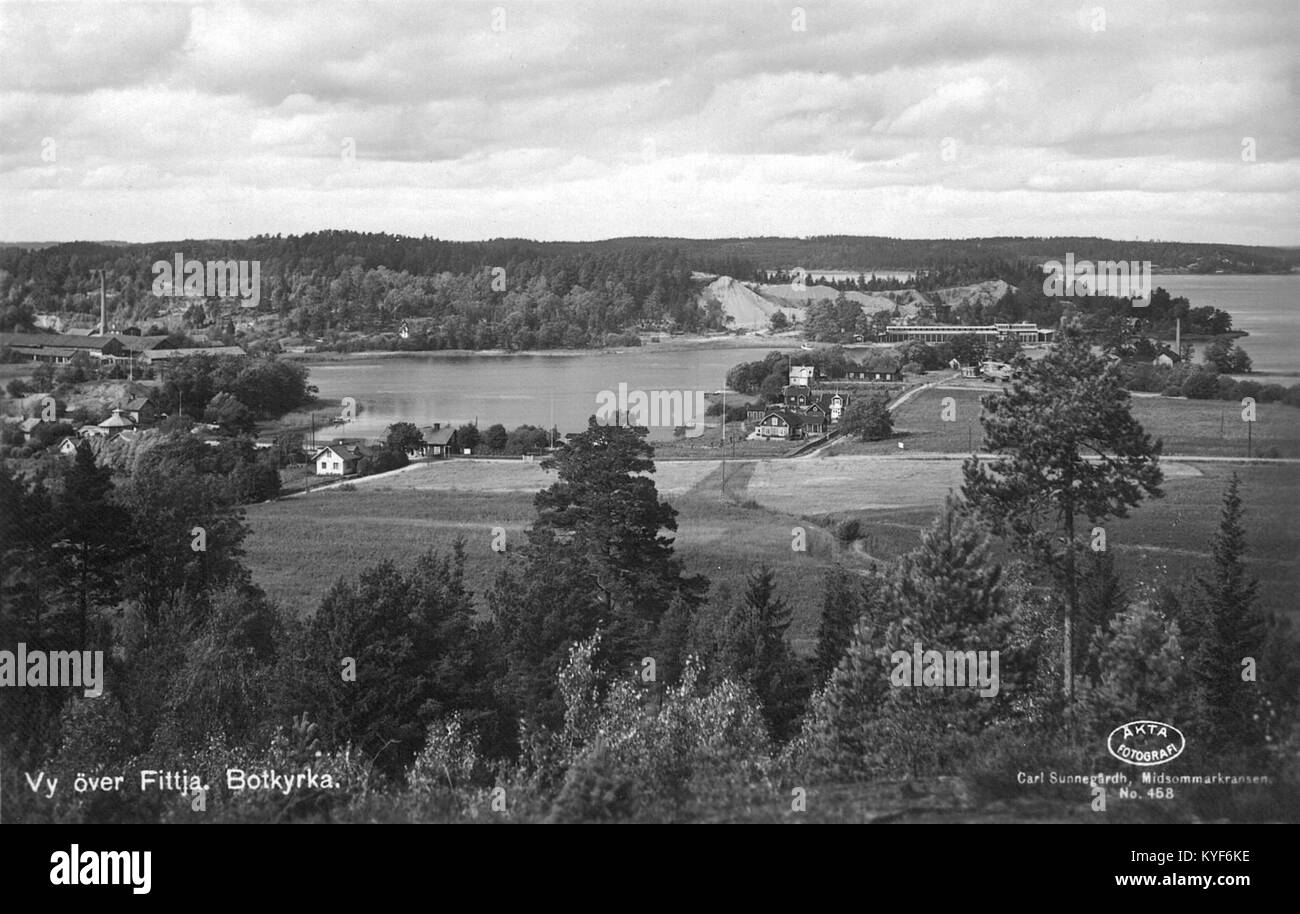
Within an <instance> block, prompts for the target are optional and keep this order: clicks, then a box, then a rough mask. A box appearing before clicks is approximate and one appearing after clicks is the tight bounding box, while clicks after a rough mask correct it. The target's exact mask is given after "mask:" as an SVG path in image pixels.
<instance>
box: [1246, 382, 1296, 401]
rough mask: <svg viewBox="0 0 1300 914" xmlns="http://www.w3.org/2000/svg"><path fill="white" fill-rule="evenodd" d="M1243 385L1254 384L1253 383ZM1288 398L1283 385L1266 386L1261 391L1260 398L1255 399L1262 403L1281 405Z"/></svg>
mask: <svg viewBox="0 0 1300 914" xmlns="http://www.w3.org/2000/svg"><path fill="white" fill-rule="evenodd" d="M1242 383H1250V384H1253V383H1254V382H1253V381H1246V382H1242ZM1285 397H1286V388H1285V387H1283V386H1282V385H1281V384H1265V385H1263V386H1262V387H1260V389H1259V394H1258V396H1256V397H1255V399H1256V400H1258V401H1259V402H1260V403H1279V402H1281V401H1282V400H1283V398H1285Z"/></svg>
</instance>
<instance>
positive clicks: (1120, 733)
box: [1106, 720, 1187, 766]
mask: <svg viewBox="0 0 1300 914" xmlns="http://www.w3.org/2000/svg"><path fill="white" fill-rule="evenodd" d="M1186 746H1187V740H1186V739H1185V738H1184V737H1183V733H1182V731H1181V730H1179V729H1178V728H1177V727H1175V726H1174V725H1173V724H1165V723H1161V722H1160V721H1158V720H1134V721H1129V722H1128V723H1126V724H1120V725H1119V726H1118V727H1116V728H1115V729H1114V730H1111V731H1110V736H1108V737H1106V749H1107V751H1109V752H1110V754H1111V755H1113V756H1115V758H1117V759H1119V760H1120V761H1121V762H1127V763H1128V764H1130V765H1142V766H1150V765H1163V764H1164V763H1165V762H1171V761H1173V760H1174V759H1176V758H1178V756H1179V755H1181V754H1182V751H1183V749H1184V748H1186Z"/></svg>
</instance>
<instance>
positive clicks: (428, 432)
mask: <svg viewBox="0 0 1300 914" xmlns="http://www.w3.org/2000/svg"><path fill="white" fill-rule="evenodd" d="M420 432H421V434H422V435H423V437H424V450H425V453H427V454H428V455H429V456H431V457H434V458H442V457H447V456H450V455H451V454H454V453H455V448H456V444H457V442H456V430H455V429H454V428H452V427H451V426H447V427H446V428H443V427H442V424H441V423H435V424H434V425H432V426H427V427H425V428H422V429H420Z"/></svg>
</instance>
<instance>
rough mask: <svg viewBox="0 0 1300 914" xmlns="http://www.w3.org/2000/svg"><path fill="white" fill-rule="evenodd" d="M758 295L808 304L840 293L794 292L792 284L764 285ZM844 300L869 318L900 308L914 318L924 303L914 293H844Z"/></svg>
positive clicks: (818, 289) (821, 288)
mask: <svg viewBox="0 0 1300 914" xmlns="http://www.w3.org/2000/svg"><path fill="white" fill-rule="evenodd" d="M758 291H759V292H760V293H762V295H763V296H764V297H765V298H769V299H772V300H774V301H789V302H799V303H800V304H807V303H808V302H810V301H817V300H818V299H822V298H829V299H832V300H834V299H835V298H836V297H837V296H838V295H839V294H840V293H839V290H838V289H836V288H834V287H832V286H818V285H806V286H804V287H803V288H802V289H795V288H793V287H792V286H791V285H790V283H764V284H762V285H760V286H759V287H758ZM844 295H845V297H846V298H848V300H849V301H853V302H857V303H858V304H859V305H861V306H862V310H863V311H865V312H866V313H868V314H875V313H876V312H877V311H893V310H894V308H895V307H896V306H897V307H898V309H899V314H900V315H902V316H903V317H911V316H913V315H914V314H915V313H916V309H917V306H918V305H919V304H921V303H922V302H923V301H924V299H923V298H921V296H920V295H919V294H918V293H917V292H914V291H913V290H911V289H906V290H904V291H902V292H879V293H871V292H845V293H844Z"/></svg>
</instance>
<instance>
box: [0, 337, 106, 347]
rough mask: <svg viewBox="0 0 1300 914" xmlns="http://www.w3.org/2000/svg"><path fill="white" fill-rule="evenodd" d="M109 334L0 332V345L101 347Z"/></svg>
mask: <svg viewBox="0 0 1300 914" xmlns="http://www.w3.org/2000/svg"><path fill="white" fill-rule="evenodd" d="M113 339H114V338H113V337H111V336H74V335H72V334H68V333H0V346H39V347H41V348H42V349H45V348H49V347H50V346H59V347H62V348H65V349H103V348H104V347H105V346H107V345H108V344H109V343H111V342H113Z"/></svg>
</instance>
